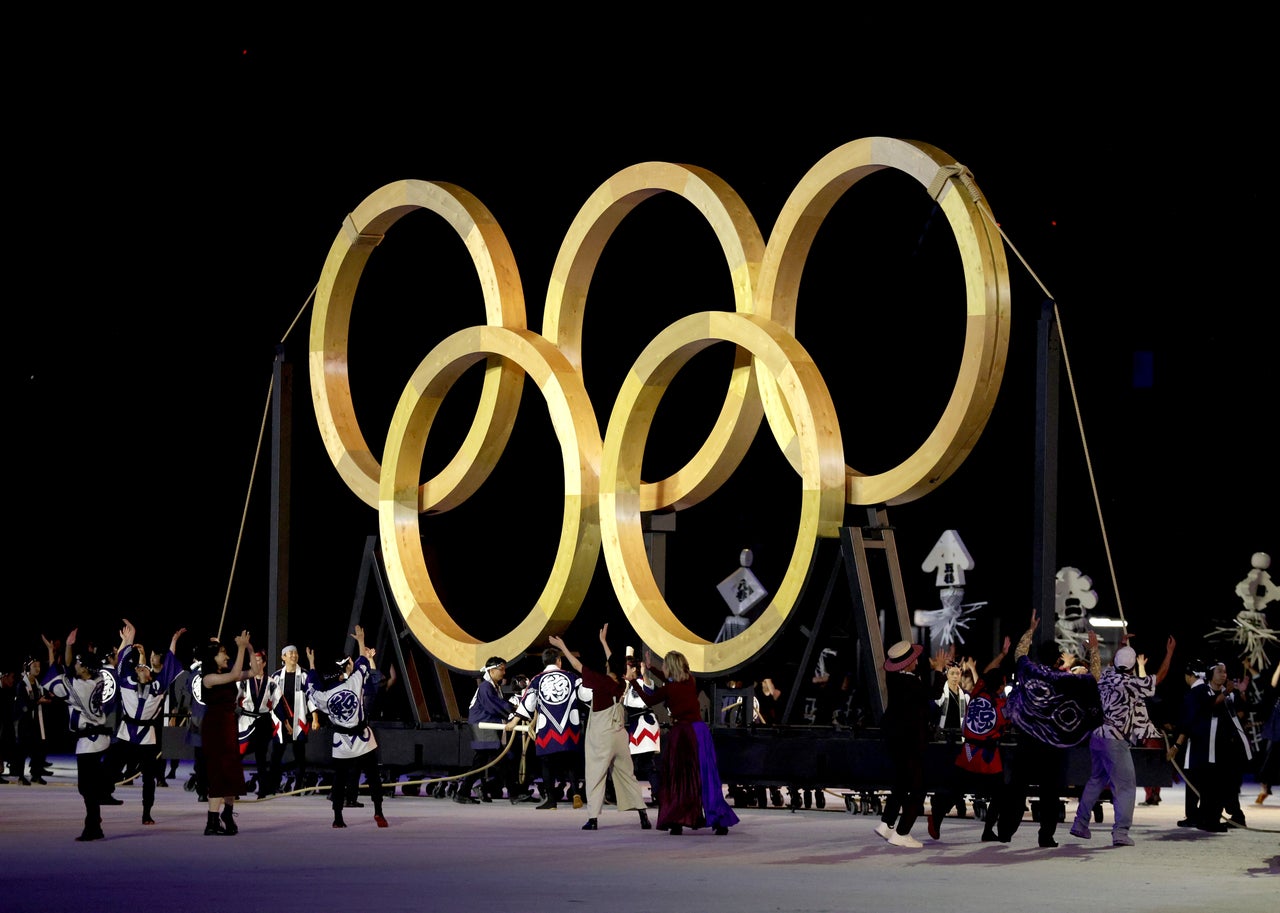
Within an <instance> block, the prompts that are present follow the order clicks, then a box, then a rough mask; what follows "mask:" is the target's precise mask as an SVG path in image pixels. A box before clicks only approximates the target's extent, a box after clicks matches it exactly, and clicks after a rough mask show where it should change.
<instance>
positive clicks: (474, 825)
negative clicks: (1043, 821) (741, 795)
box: [0, 756, 1280, 913]
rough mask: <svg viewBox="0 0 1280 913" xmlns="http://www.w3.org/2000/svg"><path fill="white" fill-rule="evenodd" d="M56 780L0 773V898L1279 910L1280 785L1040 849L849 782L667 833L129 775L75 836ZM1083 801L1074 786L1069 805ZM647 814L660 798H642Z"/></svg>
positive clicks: (1029, 831)
mask: <svg viewBox="0 0 1280 913" xmlns="http://www.w3.org/2000/svg"><path fill="white" fill-rule="evenodd" d="M54 767H55V776H54V777H53V778H52V779H51V780H50V785H48V786H20V785H17V784H16V783H14V782H11V783H10V785H4V786H0V846H3V847H4V853H3V869H2V870H0V909H2V910H3V911H4V913H51V911H61V910H71V909H81V908H85V909H92V910H94V911H95V913H115V911H126V910H128V911H133V910H137V909H147V908H152V907H170V906H181V907H183V908H197V907H206V906H214V907H218V908H222V907H227V906H234V907H237V908H240V909H247V910H254V911H257V910H295V909H302V910H319V909H324V910H340V909H347V908H353V907H359V908H362V909H371V910H376V911H378V913H399V911H413V913H423V911H442V913H452V911H472V910H483V909H487V908H493V909H496V910H518V911H521V913H542V911H555V913H564V911H565V910H573V909H577V908H579V907H580V908H582V909H605V910H609V911H610V913H629V911H643V913H653V911H655V910H696V911H698V913H755V911H806V913H809V911H848V910H853V911H888V910H898V911H909V910H929V909H934V908H936V907H937V906H938V905H940V904H945V905H948V906H950V907H953V908H960V909H967V908H970V907H972V908H973V909H1003V908H1006V907H1008V908H1012V907H1026V908H1028V909H1035V910H1036V911H1038V913H1058V911H1063V913H1065V911H1070V913H1079V911H1080V910H1087V909H1092V908H1100V907H1104V906H1105V907H1108V908H1113V907H1114V908H1119V907H1123V908H1125V909H1128V910H1132V911H1137V913H1143V911H1159V913H1183V911H1186V913H1191V911H1194V913H1203V911H1204V910H1209V909H1215V908H1220V907H1222V906H1223V905H1224V904H1225V905H1229V906H1234V907H1239V908H1241V909H1245V910H1263V909H1269V908H1270V907H1271V906H1273V905H1274V902H1275V898H1276V897H1277V896H1280V878H1277V877H1276V876H1277V874H1280V802H1277V801H1275V800H1271V803H1270V804H1269V805H1266V806H1263V807H1256V806H1254V805H1253V804H1252V801H1253V796H1254V795H1256V791H1255V792H1252V793H1251V792H1249V787H1246V791H1245V794H1244V795H1245V808H1246V814H1247V816H1248V823H1249V824H1250V826H1251V829H1248V830H1233V831H1232V832H1230V833H1226V834H1209V833H1204V832H1201V831H1196V830H1188V829H1185V828H1179V827H1177V826H1176V823H1175V822H1176V821H1177V819H1178V818H1179V817H1181V814H1182V808H1183V797H1184V793H1183V790H1182V787H1181V786H1174V787H1170V788H1166V789H1165V790H1164V799H1163V802H1162V803H1161V804H1160V805H1158V806H1152V807H1147V806H1140V807H1139V808H1138V809H1137V813H1136V818H1135V824H1134V828H1133V831H1132V834H1133V837H1134V840H1135V842H1136V845H1135V846H1133V847H1120V848H1117V847H1112V846H1111V841H1110V838H1109V833H1108V830H1109V816H1110V810H1109V808H1108V809H1107V815H1108V823H1105V824H1102V825H1094V826H1093V839H1092V840H1089V841H1084V840H1078V839H1076V838H1073V837H1071V836H1069V835H1068V834H1067V828H1066V827H1065V826H1063V827H1060V828H1059V830H1058V840H1059V842H1060V844H1061V845H1060V846H1059V847H1057V848H1056V849H1041V848H1039V847H1038V846H1037V845H1036V827H1035V825H1034V824H1033V823H1032V822H1031V821H1030V818H1029V816H1028V818H1027V819H1026V820H1024V822H1023V825H1022V827H1021V829H1020V830H1019V831H1018V833H1017V834H1016V835H1015V836H1014V839H1013V842H1011V843H1008V844H999V843H983V842H981V841H980V839H979V836H980V833H981V824H980V823H979V822H978V821H976V820H974V819H973V818H972V817H969V818H966V819H958V818H948V819H946V821H945V822H944V823H943V827H942V834H941V836H942V839H941V840H940V841H932V840H930V839H929V837H928V836H927V833H926V831H925V823H924V821H923V820H922V821H921V822H920V823H919V824H917V826H916V828H915V830H914V832H913V833H914V835H915V836H916V837H918V838H919V839H921V840H922V841H923V842H924V844H925V846H924V848H923V849H919V850H906V849H898V848H896V847H892V846H889V845H888V844H887V843H885V841H883V840H881V839H880V838H879V837H877V836H876V835H875V834H874V833H872V829H873V828H874V826H875V824H876V823H877V820H878V819H877V818H875V817H874V816H870V815H862V814H851V813H849V812H848V811H846V809H845V806H844V803H843V802H842V801H841V793H840V791H837V790H831V791H829V792H828V793H827V797H828V801H827V807H826V808H825V809H824V810H818V809H812V810H808V811H798V812H791V811H789V810H788V809H786V808H779V809H775V808H768V809H755V808H752V809H739V810H738V814H739V816H740V817H741V819H742V820H741V823H740V824H739V825H738V826H736V827H734V828H733V829H732V830H731V831H730V832H729V834H728V836H725V837H716V836H714V835H713V834H712V833H711V832H710V831H708V830H700V831H694V832H686V833H685V834H683V835H681V836H678V837H673V836H671V835H669V834H666V833H664V832H661V831H656V830H651V831H642V830H640V828H639V827H638V826H637V823H636V817H635V816H634V815H633V814H631V813H629V812H627V813H623V812H618V811H616V810H615V809H613V808H611V807H606V808H605V810H604V812H603V814H602V815H601V816H600V829H599V830H598V831H583V830H581V826H582V823H583V822H584V821H585V819H586V814H585V811H575V810H574V809H573V807H572V806H571V805H569V804H566V803H562V804H561V805H560V806H559V807H558V808H556V809H553V810H539V809H537V808H535V806H534V805H533V804H530V803H523V804H519V805H512V804H511V803H509V802H507V801H506V800H501V801H496V802H493V803H489V804H482V805H460V804H458V803H456V802H453V801H451V800H448V799H432V798H425V797H407V796H404V795H402V794H401V793H402V791H401V790H400V789H397V792H396V795H395V796H394V798H389V799H388V800H387V801H386V807H385V814H386V817H387V819H388V820H389V822H390V827H388V828H386V829H380V828H377V827H376V826H375V825H374V823H373V820H372V809H371V808H370V807H369V806H368V802H367V798H366V799H365V801H366V807H365V808H363V809H349V810H348V811H347V821H348V823H349V825H350V826H349V827H347V828H346V829H344V830H334V829H332V828H331V827H330V820H331V812H330V808H329V804H328V801H327V799H326V798H325V797H324V796H323V795H311V796H297V797H286V798H279V799H271V800H264V801H246V802H242V803H240V804H239V805H238V807H237V808H238V814H237V821H238V823H239V826H240V833H239V834H238V835H237V836H235V837H205V836H204V835H203V828H204V819H205V811H204V806H203V805H202V804H200V803H199V802H197V800H196V797H195V795H194V794H193V793H190V792H186V791H184V790H183V789H182V787H181V784H182V783H183V782H184V781H185V780H186V779H187V776H188V774H189V772H190V765H189V763H186V762H183V763H182V764H181V767H180V770H179V776H178V779H177V780H176V781H175V782H174V783H173V784H172V785H171V786H169V787H168V788H166V789H161V790H158V791H157V802H156V807H155V810H154V817H155V819H156V821H157V824H156V825H155V826H153V827H144V826H142V824H141V823H140V815H141V811H140V805H139V802H140V795H141V788H140V787H138V786H127V787H120V788H118V789H117V795H118V796H119V797H120V798H122V799H123V800H124V804H123V805H121V806H114V807H108V808H106V809H104V814H103V829H104V830H105V832H106V839H105V840H101V841H95V842H92V843H77V842H76V841H75V840H74V839H73V838H74V837H75V836H76V834H78V833H79V832H80V828H81V824H82V819H83V806H82V804H81V802H80V797H79V796H78V795H77V793H76V790H75V767H74V761H73V759H72V758H71V757H67V756H59V757H56V758H54ZM1068 812H1069V814H1070V813H1073V812H1074V803H1071V804H1070V805H1069V809H1068ZM651 814H653V812H651Z"/></svg>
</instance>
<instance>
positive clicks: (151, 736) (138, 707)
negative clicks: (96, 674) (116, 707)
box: [116, 649, 182, 745]
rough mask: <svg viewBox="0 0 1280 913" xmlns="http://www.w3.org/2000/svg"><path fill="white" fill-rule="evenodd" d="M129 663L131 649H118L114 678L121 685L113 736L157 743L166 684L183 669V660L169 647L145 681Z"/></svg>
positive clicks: (162, 716) (162, 714) (162, 723)
mask: <svg viewBox="0 0 1280 913" xmlns="http://www.w3.org/2000/svg"><path fill="white" fill-rule="evenodd" d="M132 664H133V650H132V649H125V650H121V651H120V659H119V662H118V663H117V664H116V680H117V682H118V684H119V686H120V727H119V729H117V730H116V738H117V739H119V740H120V741H121V742H128V743H129V744H131V745H156V744H158V742H159V740H158V739H157V735H158V733H157V730H158V729H159V727H161V726H163V725H164V704H165V701H166V699H167V698H168V696H169V686H170V685H171V684H173V680H174V679H175V678H177V677H178V675H179V673H181V672H182V664H181V663H179V662H178V657H176V656H174V655H173V652H172V651H170V652H168V653H166V654H165V656H164V665H163V666H162V667H161V668H160V671H159V673H157V674H155V675H154V676H153V677H152V679H151V681H149V682H147V683H146V684H145V685H144V684H141V683H140V682H139V681H138V679H137V678H136V673H135V672H134V670H133V668H132Z"/></svg>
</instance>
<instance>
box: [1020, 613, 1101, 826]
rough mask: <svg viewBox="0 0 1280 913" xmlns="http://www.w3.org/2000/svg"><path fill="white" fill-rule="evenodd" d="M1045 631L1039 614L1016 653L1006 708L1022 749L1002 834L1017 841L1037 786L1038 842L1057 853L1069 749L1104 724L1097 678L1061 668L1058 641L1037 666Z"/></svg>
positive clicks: (1045, 649) (1043, 650) (1046, 645)
mask: <svg viewBox="0 0 1280 913" xmlns="http://www.w3.org/2000/svg"><path fill="white" fill-rule="evenodd" d="M1039 626H1040V613H1039V612H1038V611H1036V610H1034V609H1033V610H1032V611H1031V623H1030V624H1029V625H1028V626H1027V630H1026V632H1025V633H1023V635H1022V637H1021V638H1020V639H1019V640H1018V646H1017V648H1016V649H1015V650H1014V654H1013V655H1014V658H1015V660H1016V661H1017V664H1018V665H1017V673H1016V675H1017V681H1016V683H1015V685H1014V688H1013V691H1011V692H1010V694H1009V700H1008V703H1006V704H1005V714H1006V715H1007V716H1008V718H1009V722H1010V723H1012V724H1013V725H1014V726H1016V727H1017V731H1018V736H1017V750H1016V751H1015V752H1014V755H1013V759H1012V762H1013V763H1012V766H1013V769H1012V771H1011V774H1010V780H1009V794H1008V800H1009V801H1008V802H1007V803H1005V807H1004V814H1003V818H1004V820H1002V821H1001V822H1000V834H1001V836H1002V837H1004V836H1008V837H1010V838H1012V837H1013V835H1014V833H1015V832H1016V831H1017V830H1018V826H1019V825H1020V824H1021V823H1022V811H1023V809H1024V808H1025V807H1026V801H1027V795H1028V792H1029V790H1030V788H1031V785H1032V784H1033V783H1035V784H1038V785H1039V788H1040V815H1039V817H1040V832H1039V835H1038V837H1037V840H1038V842H1039V845H1040V846H1041V847H1045V848H1053V847H1056V846H1057V845H1058V841H1057V840H1055V839H1054V834H1055V833H1056V832H1057V829H1058V818H1059V817H1060V816H1061V814H1062V793H1063V791H1064V790H1065V789H1066V777H1067V770H1066V768H1067V750H1068V749H1069V748H1071V747H1072V746H1074V745H1078V744H1079V743H1080V742H1082V741H1084V739H1085V738H1087V737H1088V735H1089V733H1091V732H1092V731H1093V730H1094V729H1096V728H1098V726H1100V725H1102V699H1101V698H1100V697H1099V695H1098V682H1097V680H1096V679H1095V678H1094V677H1093V676H1092V675H1073V674H1072V673H1071V672H1069V671H1066V670H1063V669H1059V668H1058V664H1057V661H1058V658H1059V655H1060V654H1059V650H1058V644H1057V642H1055V641H1052V640H1049V641H1045V642H1044V643H1041V644H1040V647H1039V651H1038V654H1037V655H1038V657H1039V659H1040V662H1034V661H1032V659H1031V658H1030V656H1029V655H1028V654H1029V653H1030V650H1031V642H1032V639H1033V638H1034V637H1035V634H1036V631H1037V629H1038V628H1039ZM1094 652H1095V653H1096V650H1095V651H1094ZM1092 666H1093V660H1092V659H1091V660H1090V667H1091V668H1092Z"/></svg>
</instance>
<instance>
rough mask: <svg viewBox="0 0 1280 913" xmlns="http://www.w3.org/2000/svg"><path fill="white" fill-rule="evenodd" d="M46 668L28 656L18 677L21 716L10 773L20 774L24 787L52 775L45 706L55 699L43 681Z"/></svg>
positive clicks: (17, 701) (16, 709)
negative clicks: (49, 766) (29, 766)
mask: <svg viewBox="0 0 1280 913" xmlns="http://www.w3.org/2000/svg"><path fill="white" fill-rule="evenodd" d="M43 671H44V669H43V667H42V666H41V664H40V660H38V659H36V658H35V657H31V658H29V659H28V660H27V661H26V662H25V663H24V664H23V666H22V677H21V678H20V679H19V680H18V683H17V688H16V697H15V701H14V712H15V714H16V715H17V718H18V727H17V729H18V752H17V754H16V755H15V756H14V758H13V761H12V762H11V763H10V766H9V772H10V773H11V774H15V775H16V776H17V777H18V782H19V783H21V784H22V785H23V786H29V785H31V784H32V783H40V784H42V785H43V784H46V783H48V781H47V780H46V779H45V777H46V776H47V775H48V774H49V769H48V768H47V767H46V764H47V763H48V754H47V748H46V746H47V745H48V736H47V734H46V733H45V729H44V705H45V704H49V703H52V702H53V698H51V697H50V696H49V695H48V693H46V691H45V687H44V685H43V684H41V682H40V679H41V677H42V675H41V674H42V672H43ZM28 758H30V759H31V779H29V780H28V779H27V776H26V770H25V766H26V761H27V759H28Z"/></svg>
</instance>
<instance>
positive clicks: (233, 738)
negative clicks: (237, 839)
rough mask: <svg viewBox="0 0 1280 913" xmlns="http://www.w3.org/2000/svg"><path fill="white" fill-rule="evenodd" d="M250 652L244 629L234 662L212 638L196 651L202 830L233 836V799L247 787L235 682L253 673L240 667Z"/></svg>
mask: <svg viewBox="0 0 1280 913" xmlns="http://www.w3.org/2000/svg"><path fill="white" fill-rule="evenodd" d="M252 652H253V645H252V644H251V643H249V632H248V631H241V632H240V634H239V636H237V637H236V661H235V664H234V665H231V664H230V663H229V662H228V656H227V648H226V647H225V646H223V645H222V644H221V643H219V642H218V641H216V640H214V641H210V642H209V643H208V644H207V645H206V646H205V647H204V648H203V650H202V651H201V657H200V698H201V700H202V702H203V703H204V705H205V711H204V720H203V721H202V722H201V724H200V738H201V740H202V742H203V745H204V756H205V764H206V766H207V770H206V776H207V778H208V789H209V792H208V796H209V818H208V821H207V823H206V824H205V827H204V832H205V835H206V836H232V835H234V834H236V833H238V832H239V830H240V829H239V828H238V827H236V820H235V802H236V799H238V798H239V797H240V796H243V795H244V794H245V793H246V792H247V790H246V789H245V784H244V762H243V761H242V760H241V759H240V741H239V734H238V731H237V727H236V683H237V682H241V681H244V680H245V679H247V678H248V677H249V676H250V675H252V674H253V673H252V672H251V671H250V670H249V669H247V668H245V667H244V659H245V656H246V655H248V654H251V653H252Z"/></svg>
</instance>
